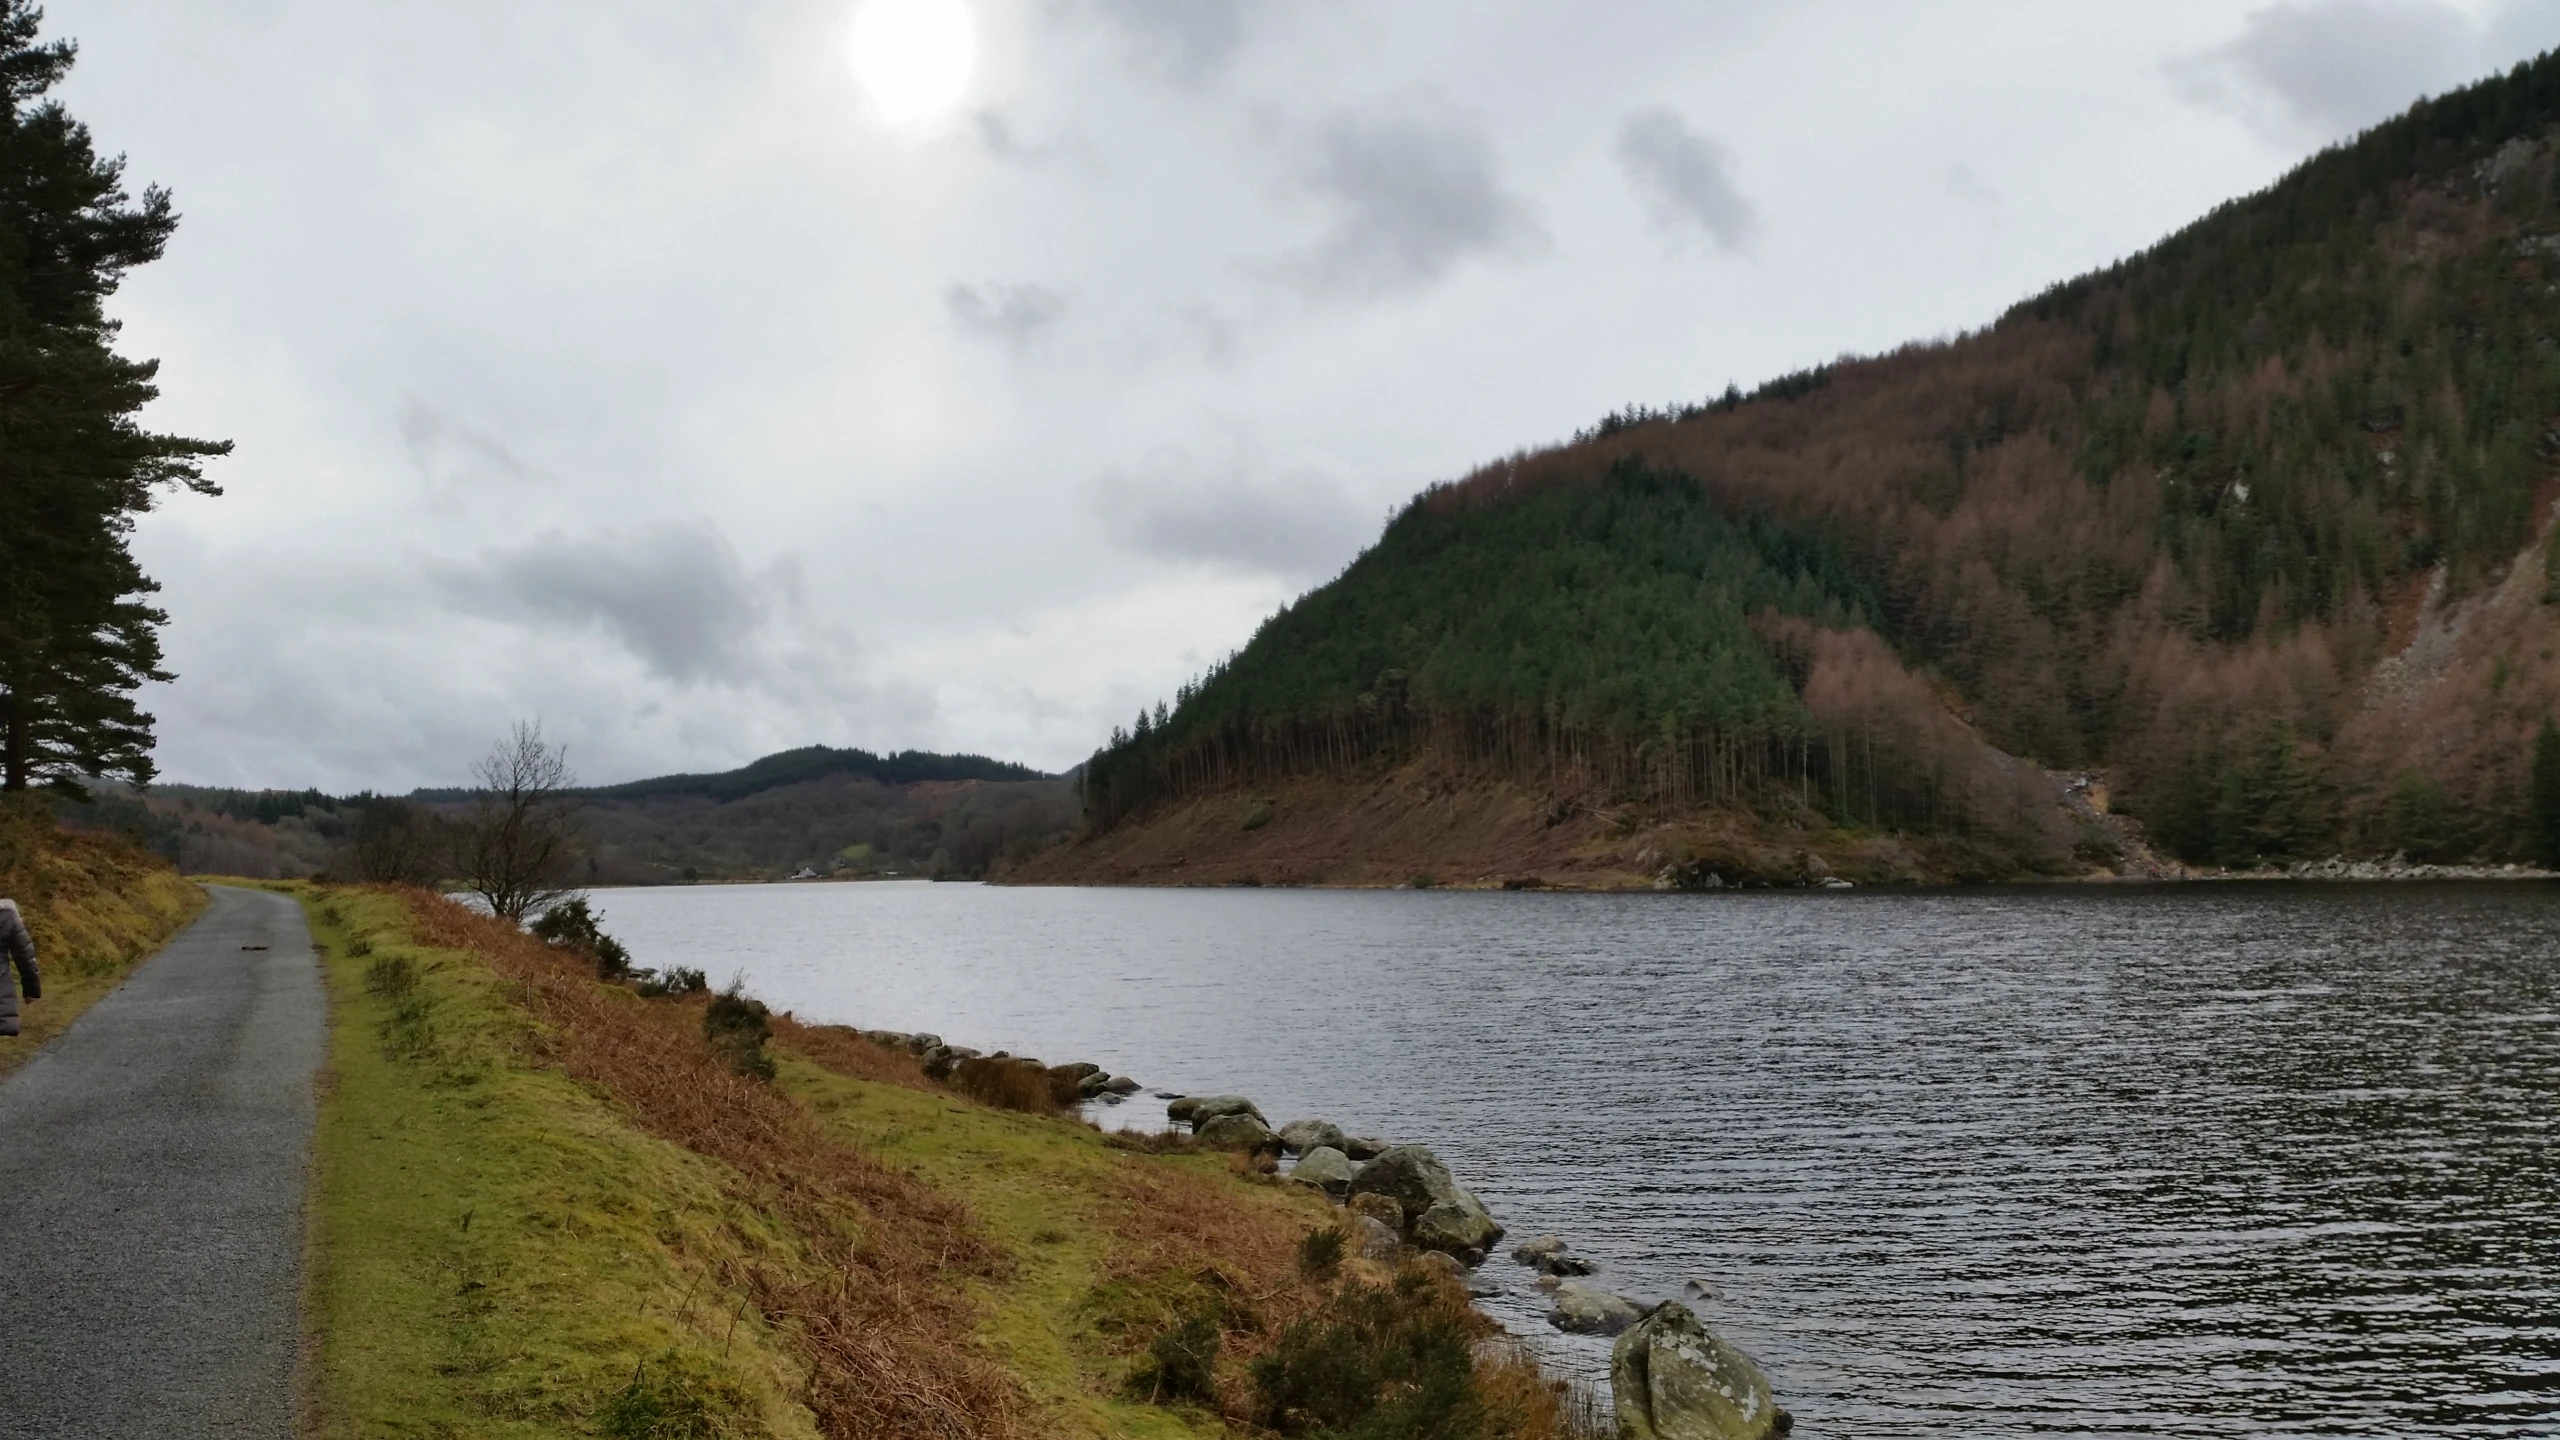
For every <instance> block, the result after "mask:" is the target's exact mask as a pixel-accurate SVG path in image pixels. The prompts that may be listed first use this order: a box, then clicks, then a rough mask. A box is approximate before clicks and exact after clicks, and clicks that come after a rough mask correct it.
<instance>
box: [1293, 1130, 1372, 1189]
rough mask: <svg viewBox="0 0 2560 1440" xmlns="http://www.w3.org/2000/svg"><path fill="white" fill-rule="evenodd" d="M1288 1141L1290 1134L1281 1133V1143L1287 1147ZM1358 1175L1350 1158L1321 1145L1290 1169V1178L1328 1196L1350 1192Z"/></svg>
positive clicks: (1328, 1146) (1299, 1159) (1302, 1157)
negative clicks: (1354, 1177)
mask: <svg viewBox="0 0 2560 1440" xmlns="http://www.w3.org/2000/svg"><path fill="white" fill-rule="evenodd" d="M1288 1140H1289V1132H1288V1131H1286V1130H1283V1131H1281V1132H1280V1141H1281V1143H1282V1144H1284V1145H1285V1144H1287V1143H1288ZM1356 1173H1357V1171H1356V1169H1355V1167H1354V1166H1353V1165H1352V1163H1351V1157H1350V1156H1348V1155H1345V1154H1343V1153H1342V1152H1341V1151H1339V1150H1336V1149H1335V1148H1333V1147H1332V1146H1330V1145H1319V1146H1317V1147H1316V1148H1314V1149H1313V1150H1310V1151H1308V1152H1307V1153H1305V1154H1304V1155H1301V1156H1299V1157H1298V1163H1297V1164H1296V1165H1293V1166H1291V1167H1290V1169H1289V1178H1290V1179H1292V1180H1295V1181H1297V1182H1298V1183H1299V1184H1301V1185H1313V1186H1314V1187H1316V1188H1317V1189H1319V1190H1322V1191H1323V1192H1324V1193H1326V1194H1327V1195H1342V1194H1346V1193H1348V1192H1349V1191H1350V1189H1351V1178H1352V1176H1353V1175H1354V1174H1356Z"/></svg>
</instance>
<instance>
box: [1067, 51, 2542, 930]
mask: <svg viewBox="0 0 2560 1440" xmlns="http://www.w3.org/2000/svg"><path fill="white" fill-rule="evenodd" d="M2555 127H2560V59H2554V58H2553V57H2545V58H2543V59H2541V60H2538V61H2536V62H2534V63H2533V64H2530V65H2526V66H2521V67H2518V68H2517V69H2516V70H2515V71H2514V72H2513V73H2511V74H2508V75H2505V76H2501V77H2498V78H2496V79H2492V80H2489V81H2486V82H2484V83H2482V84H2480V85H2477V86H2474V87H2471V88H2469V89H2467V90H2463V91H2461V92H2459V93H2456V94H2452V95H2448V96H2445V97H2442V98H2440V99H2436V100H2430V101H2427V102H2425V103H2422V104H2420V105H2418V106H2417V107H2415V108H2414V109H2412V110H2411V111H2410V112H2408V113H2407V114H2406V115H2403V116H2402V117H2400V118H2398V119H2396V120H2393V121H2391V122H2389V123H2387V124H2385V125H2382V126H2380V127H2377V128H2376V129H2374V130H2373V131H2371V132H2368V133H2367V134H2365V135H2364V136H2362V137H2360V138H2358V139H2357V140H2355V141H2354V142H2352V143H2350V144H2346V145H2342V146H2340V147H2337V148H2334V149H2331V150H2329V151H2326V152H2324V153H2322V154H2321V155H2319V156H2317V157H2315V158H2314V159H2312V160H2311V161H2309V162H2308V163H2306V164H2304V165H2303V166H2301V167H2300V168H2299V169H2297V170H2296V171H2294V172H2293V173H2292V174H2290V175H2288V176H2286V177H2285V178H2284V179H2283V180H2282V181H2280V182H2278V183H2277V184H2276V185H2274V186H2273V187H2271V188H2269V189H2268V190H2266V191H2264V192H2262V193H2260V194H2257V195H2253V196H2250V197H2248V198H2246V199H2243V200H2239V201H2235V202H2233V203H2231V204H2228V205H2225V206H2223V207H2221V208H2220V209H2218V210H2217V211H2215V212H2214V213H2213V214H2212V215H2210V216H2208V217H2207V218H2205V219H2203V220H2201V221H2199V222H2198V223H2196V224H2195V225H2193V226H2191V227H2189V228H2188V229H2186V230H2184V231H2182V232H2180V233H2179V234H2177V235H2175V236H2173V237H2171V238H2169V239H2168V240H2166V241H2164V242H2163V243H2161V244H2160V245H2158V246H2157V247H2155V248H2153V249H2152V250H2150V251H2147V252H2145V253H2143V254H2141V255H2138V256H2135V257H2133V258H2131V259H2129V260H2126V261H2124V262H2123V263H2121V264H2118V265H2115V266H2112V267H2109V268H2108V269H2106V270H2104V271H2101V272H2098V273H2096V274H2092V275H2088V276H2085V277H2082V278H2080V279H2077V280H2074V281H2071V282H2069V283H2067V284H2063V285H2058V286H2056V287H2054V288H2053V289H2051V290H2049V291H2047V292H2046V293H2044V294H2042V295H2040V296H2038V297H2036V298H2035V299H2033V300H2030V301H2028V302H2026V303H2023V304H2021V305H2019V306H2017V307H2016V308H2014V309H2012V310H2011V311H2010V312H2009V313H2007V314H2006V315H2003V316H2002V317H2000V318H1999V320H1997V321H1996V322H1995V323H1993V324H1992V325H1990V326H1989V327H1987V328H1985V329H1983V330H1981V331H1978V332H1975V333H1973V334H1969V335H1966V336H1964V337H1962V338H1959V339H1957V340H1954V341H1952V342H1947V343H1936V344H1916V345H1912V346H1909V347H1906V348H1904V349H1902V350H1900V351H1897V352H1895V353H1893V354H1890V355H1884V356H1879V357H1874V358H1867V359H1845V360H1842V361H1840V362H1838V363H1836V364H1833V365H1830V366H1827V367H1823V368H1821V369H1818V370H1814V371H1808V372H1806V373H1804V374H1800V375H1795V376H1789V377H1786V378H1785V379H1783V380H1781V381H1778V382H1775V383H1773V384H1771V385H1769V386H1766V387H1763V388H1762V390H1760V391H1759V392H1757V393H1755V394H1752V395H1748V396H1746V395H1742V394H1739V393H1736V392H1733V391H1731V390H1728V391H1727V392H1726V393H1725V394H1724V395H1722V396H1720V397H1715V398H1712V399H1707V400H1702V401H1700V402H1698V403H1695V404H1688V405H1679V406H1674V407H1671V408H1669V409H1667V410H1657V409H1652V408H1648V407H1642V406H1638V407H1631V408H1629V409H1627V410H1623V411H1621V412H1618V413H1616V414H1613V415H1610V416H1607V417H1604V419H1603V420H1602V421H1600V422H1599V423H1598V424H1596V425H1594V426H1593V427H1592V428H1591V429H1589V430H1587V431H1585V432H1583V433H1582V434H1580V435H1577V436H1576V437H1574V439H1573V440H1572V441H1571V442H1570V443H1567V444H1564V445H1560V446H1557V447H1554V448H1552V449H1547V450H1542V451H1538V452H1535V453H1528V454H1521V455H1516V456H1513V457H1511V458H1508V459H1505V460H1502V461H1500V462H1497V463H1495V464H1493V465H1490V466H1487V467H1485V468H1483V469H1482V470H1479V471H1477V472H1476V473H1474V474H1472V475H1470V476H1468V477H1466V478H1464V479H1463V480H1460V481H1457V482H1455V483H1452V484H1445V485H1439V486H1434V487H1433V488H1431V489H1430V490H1428V491H1426V492H1424V493H1423V494H1422V495H1421V496H1420V497H1418V498H1417V499H1416V500H1414V501H1413V503H1412V504H1410V505H1409V506H1408V507H1406V509H1405V510H1404V511H1403V512H1402V513H1401V514H1399V515H1398V516H1397V517H1396V518H1395V519H1394V521H1393V522H1392V523H1391V524H1390V525H1389V526H1388V528H1387V531H1386V533H1385V535H1384V536H1383V538H1381V540H1380V541H1379V543H1378V544H1377V545H1376V546H1375V547H1374V548H1373V549H1371V550H1370V551H1368V552H1367V553H1366V554H1364V555H1362V556H1361V557H1360V558H1359V559H1358V560H1357V561H1356V562H1355V563H1354V564H1353V565H1352V566H1351V567H1350V568H1349V569H1348V570H1347V571H1346V572H1345V573H1344V574H1343V575H1342V576H1341V577H1340V578H1339V579H1337V580H1335V581H1334V582H1333V583H1331V584H1329V585H1327V586H1325V587H1323V588H1321V589H1318V590H1316V591H1314V592H1313V593H1311V594H1309V595H1307V596H1305V597H1304V598H1303V599H1301V600H1299V601H1298V602H1297V603H1295V604H1293V605H1291V606H1289V607H1287V608H1285V609H1283V610H1282V611H1281V612H1280V613H1279V614H1277V615H1274V616H1273V617H1272V618H1271V619H1270V620H1269V621H1268V622H1266V623H1265V624H1264V625H1263V626H1262V628H1261V629H1260V630H1259V631H1258V632H1257V633H1256V634H1255V636H1254V637H1253V639H1252V641H1251V643H1249V644H1248V645H1247V646H1246V647H1245V648H1244V649H1243V650H1242V651H1241V652H1239V653H1238V654H1236V655H1235V656H1233V657H1232V658H1231V659H1230V660H1228V661H1227V662H1226V663H1224V664H1222V665H1219V666H1217V667H1214V668H1213V669H1212V670H1211V671H1210V672H1209V673H1208V674H1207V675H1205V676H1203V677H1202V678H1201V679H1200V680H1199V681H1198V682H1197V683H1195V684H1193V685H1189V686H1185V687H1183V689H1182V690H1181V691H1180V692H1179V693H1178V694H1177V695H1176V696H1175V697H1174V701H1173V703H1172V704H1170V705H1167V706H1160V707H1157V708H1156V709H1155V710H1153V711H1150V712H1148V713H1147V714H1144V715H1142V716H1140V717H1139V718H1138V719H1137V721H1136V722H1135V724H1133V725H1132V726H1131V727H1130V728H1128V729H1127V730H1124V731H1122V732H1120V733H1119V734H1116V735H1115V736H1114V737H1113V740H1112V742H1111V744H1110V745H1108V746H1107V747H1106V748H1105V749H1104V750H1103V751H1102V752H1101V753H1099V754H1097V755H1096V756H1095V757H1094V758H1093V760H1092V761H1091V762H1090V763H1089V766H1088V768H1087V771H1086V774H1085V776H1084V777H1083V786H1082V795H1083V801H1084V807H1085V815H1086V819H1087V824H1088V830H1089V832H1090V834H1089V838H1088V839H1087V840H1086V841H1085V842H1084V843H1083V844H1081V845H1079V846H1077V847H1075V848H1074V849H1072V850H1069V851H1066V852H1062V853H1061V854H1059V855H1056V856H1052V857H1049V858H1047V859H1045V860H1043V861H1042V862H1041V863H1040V867H1038V868H1039V871H1040V873H1041V874H1043V875H1044V876H1046V877H1048V878H1060V879H1071V878H1104V877H1107V878H1118V879H1205V878H1218V877H1224V878H1256V879H1264V880H1269V879H1274V878H1307V877H1311V876H1321V875H1328V874H1330V875H1334V876H1337V877H1339V876H1341V875H1345V874H1350V873H1353V872H1355V871H1356V872H1358V873H1359V874H1361V875H1362V876H1363V877H1365V878H1370V879H1377V878H1382V877H1383V878H1391V877H1392V876H1393V875H1394V874H1396V873H1398V872H1399V871H1400V870H1401V869H1402V868H1403V867H1406V866H1410V867H1412V869H1413V870H1414V871H1415V872H1416V873H1420V872H1423V871H1425V870H1430V869H1432V868H1433V867H1434V866H1435V865H1436V864H1437V863H1438V862H1437V861H1435V858H1434V857H1435V856H1441V857H1442V858H1446V859H1449V860H1450V862H1451V863H1458V857H1462V856H1463V857H1465V858H1464V862H1463V863H1464V864H1466V865H1476V864H1491V863H1496V861H1495V860H1494V859H1491V858H1488V857H1490V856H1494V855H1496V854H1497V852H1499V853H1501V854H1508V855H1510V856H1511V857H1512V858H1511V860H1510V861H1508V862H1502V863H1516V864H1520V865H1526V866H1532V867H1535V866H1550V867H1562V868H1564V869H1566V870H1573V871H1578V872H1581V873H1584V874H1586V876H1587V877H1588V878H1592V879H1594V880H1599V879H1605V878H1607V877H1610V876H1614V877H1616V880H1617V881H1623V882H1627V883H1634V882H1636V881H1638V880H1640V879H1642V878H1643V877H1645V876H1651V875H1662V876H1666V877H1675V878H1676V877H1678V876H1694V875H1697V874H1700V873H1712V872H1713V871H1715V870H1718V869H1722V870H1729V871H1732V872H1735V873H1748V874H1756V875H1763V876H1767V877H1769V878H1784V877H1786V876H1790V875H1791V876H1793V877H1795V878H1799V879H1801V878H1804V877H1806V876H1808V875H1814V874H1818V873H1820V872H1821V871H1823V870H1825V869H1828V868H1833V864H1834V862H1837V863H1838V865H1839V866H1841V867H1844V873H1846V870H1847V869H1854V868H1861V867H1863V869H1864V870H1865V871H1867V872H1869V873H1873V874H1876V875H1878V876H1882V875H1887V874H1894V873H1900V874H1905V875H1912V876H1922V877H1928V876H1938V877H1944V876H1948V875H1957V874H1963V875H1976V876H1984V877H1988V876H1992V875H1997V874H2024V873H2044V874H2071V873H2081V872H2084V871H2087V870H2091V869H2096V868H2109V867H2112V868H2119V869H2122V868H2131V867H2136V866H2139V865H2142V864H2147V863H2149V855H2150V852H2149V851H2147V850H2145V849H2144V848H2143V844H2142V836H2141V833H2140V832H2141V831H2147V833H2148V838H2149V841H2150V843H2151V844H2153V845H2156V846H2157V847H2159V849H2160V850H2162V851H2165V852H2166V853H2167V854H2169V855H2172V856H2175V857H2178V858H2181V859H2183V860H2185V861H2188V862H2191V863H2195V864H2204V865H2251V864H2257V863H2261V862H2269V861H2280V860H2286V859H2295V858H2309V857H2322V856H2327V855H2329V854H2333V853H2338V852H2341V851H2344V852H2350V853H2366V854H2388V853H2391V852H2395V851H2398V852H2406V853H2407V854H2409V855H2410V856H2411V857H2412V858H2420V859H2425V858H2439V859H2457V858H2479V859H2487V860H2506V859H2515V858H2521V857H2522V856H2523V855H2524V854H2525V853H2526V851H2527V848H2528V836H2529V835H2530V834H2531V833H2532V827H2531V825H2530V824H2529V817H2528V815H2527V808H2528V807H2527V793H2528V791H2529V789H2530V788H2531V787H2530V786H2529V784H2528V783H2527V777H2528V773H2529V770H2530V765H2531V762H2530V759H2529V755H2530V752H2531V749H2532V739H2533V736H2534V734H2535V732H2536V730H2537V729H2538V727H2539V726H2540V725H2541V724H2542V723H2543V721H2544V720H2545V718H2546V717H2548V716H2550V715H2552V714H2553V713H2554V712H2555V710H2560V662H2555V659H2554V653H2555V647H2560V604H2555V602H2560V551H2555V549H2554V546H2553V544H2552V542H2551V524H2550V522H2551V516H2552V514H2553V502H2554V500H2555V498H2560V466H2555V459H2560V185H2556V184H2555V179H2556V178H2560V177H2555V150H2556V149H2560V146H2555V143H2554V132H2555ZM2048 772H2056V773H2048ZM2084 776H2085V778H2082V777H2084ZM1495 792H1501V793H1503V794H1510V795H1514V796H1516V797H1517V798H1518V800H1519V803H1518V804H1517V805H1510V806H1509V808H1507V809H1506V808H1504V805H1509V802H1504V805H1493V804H1492V802H1491V800H1490V799H1489V798H1488V797H1492V796H1493V795H1494V794H1495ZM1452 797H1458V798H1456V799H1453V798H1452ZM1468 797H1472V798H1468ZM1461 800H1463V801H1464V803H1466V804H1470V805H1476V806H1477V808H1478V809H1480V810H1482V812H1483V813H1484V814H1486V815H1490V814H1494V813H1496V812H1499V813H1502V814H1508V815H1516V816H1517V817H1519V818H1518V819H1517V822H1516V823H1517V824H1518V825H1519V826H1522V827H1526V828H1523V829H1520V830H1519V832H1518V834H1517V835H1516V836H1514V837H1513V839H1512V840H1509V841H1505V842H1504V845H1507V846H1509V849H1508V850H1507V851H1506V850H1504V849H1503V846H1494V847H1492V848H1491V849H1490V850H1488V849H1485V848H1484V847H1483V846H1482V845H1480V844H1477V843H1476V841H1474V840H1470V841H1467V842H1466V843H1464V844H1462V843H1460V839H1459V838H1451V839H1448V840H1445V841H1443V840H1433V839H1430V838H1429V837H1430V836H1431V835H1434V834H1447V835H1450V836H1452V837H1456V831H1455V830H1454V829H1452V828H1451V827H1449V826H1445V825H1444V826H1441V827H1440V828H1439V829H1438V830H1434V829H1433V827H1432V826H1431V825H1428V824H1424V823H1423V821H1422V817H1424V816H1425V815H1426V813H1427V811H1428V808H1429V807H1430V806H1433V805H1443V806H1445V805H1450V804H1456V803H1460V801H1461ZM1487 806H1490V807H1491V808H1485V807H1487ZM1204 807H1205V808H1204ZM1470 813H1474V812H1470ZM1355 814H1356V816H1357V820H1356V823H1355V822H1354V819H1353V817H1354V815H1355ZM2128 817H2129V818H2130V819H2132V820H2135V821H2138V822H2139V828H2138V829H2137V828H2136V827H2135V826H2133V825H2128V824H2127V823H2125V821H2126V820H2127V818H2128ZM1487 823H1490V822H1487ZM1505 823H1511V822H1505ZM1504 833H1506V834H1510V833H1511V832H1509V831H1505V832H1504ZM1389 834H1394V835H1400V836H1404V837H1406V838H1405V839H1404V840H1401V841H1398V842H1396V843H1397V846H1399V847H1401V848H1398V849H1396V851H1395V854H1394V855H1393V856H1392V857H1391V858H1388V859H1383V860H1382V859H1380V856H1381V854H1382V853H1383V851H1382V849H1381V847H1383V846H1385V843H1386V842H1384V841H1381V840H1379V839H1378V838H1377V837H1380V836H1384V835H1389ZM1542 837H1543V838H1542ZM1481 838H1482V837H1476V840H1481ZM1159 842H1161V843H1159ZM1470 846H1473V847H1474V848H1469V847H1470ZM1435 847H1439V848H1438V849H1435ZM1453 847H1454V848H1453ZM1444 852H1445V853H1444ZM1826 857H1828V858H1826ZM1363 867H1366V868H1363Z"/></svg>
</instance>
